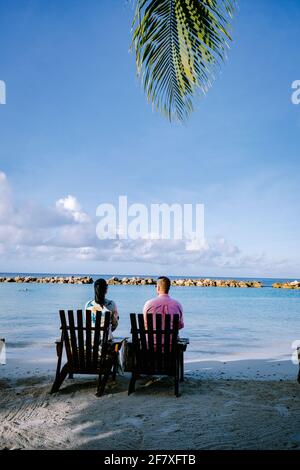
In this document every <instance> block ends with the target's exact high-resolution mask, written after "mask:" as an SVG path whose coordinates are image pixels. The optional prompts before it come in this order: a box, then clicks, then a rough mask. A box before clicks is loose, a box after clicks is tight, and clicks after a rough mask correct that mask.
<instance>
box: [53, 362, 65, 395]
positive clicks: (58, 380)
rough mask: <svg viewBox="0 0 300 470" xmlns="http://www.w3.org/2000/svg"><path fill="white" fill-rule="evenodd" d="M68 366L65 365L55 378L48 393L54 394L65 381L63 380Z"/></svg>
mask: <svg viewBox="0 0 300 470" xmlns="http://www.w3.org/2000/svg"><path fill="white" fill-rule="evenodd" d="M68 369H69V368H68V364H65V365H64V367H63V368H62V370H61V372H60V373H59V374H58V375H57V376H56V377H55V381H54V384H53V385H52V388H51V391H50V393H51V394H52V393H56V392H58V390H59V389H60V387H61V384H62V383H63V381H64V380H65V378H66V377H67V375H68Z"/></svg>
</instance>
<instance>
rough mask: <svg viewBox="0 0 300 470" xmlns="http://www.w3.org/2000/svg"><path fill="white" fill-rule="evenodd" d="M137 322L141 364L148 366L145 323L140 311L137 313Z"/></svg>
mask: <svg viewBox="0 0 300 470" xmlns="http://www.w3.org/2000/svg"><path fill="white" fill-rule="evenodd" d="M138 323H139V332H140V341H141V360H142V362H143V364H147V366H148V367H149V364H148V362H149V361H148V350H147V339H146V331H145V323H144V316H143V314H142V313H139V314H138Z"/></svg>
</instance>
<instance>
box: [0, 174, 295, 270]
mask: <svg viewBox="0 0 300 470" xmlns="http://www.w3.org/2000/svg"><path fill="white" fill-rule="evenodd" d="M96 222H97V221H96V220H94V221H93V220H92V219H91V217H90V216H89V215H88V214H87V213H86V212H84V211H83V209H82V207H81V205H80V203H79V202H78V201H77V199H76V197H75V196H73V195H68V196H66V197H61V198H59V199H58V200H57V201H56V203H55V204H54V206H53V207H43V206H41V205H39V204H37V203H33V202H24V203H23V205H21V206H19V205H18V206H16V205H15V203H14V200H13V195H12V191H11V188H10V186H9V184H8V181H7V177H6V175H5V174H4V173H3V172H0V259H16V260H18V259H31V260H42V261H47V260H50V261H56V260H60V261H61V260H78V262H85V261H102V262H104V261H108V262H124V263H128V262H136V263H141V262H142V263H149V264H158V265H161V266H163V265H165V266H166V265H168V266H175V265H177V266H182V267H185V266H189V265H193V266H197V267H198V268H199V270H200V269H201V267H202V266H206V267H223V268H226V269H231V268H251V269H257V268H258V267H260V268H261V269H271V268H272V267H273V266H281V265H283V264H285V265H286V263H287V262H286V260H281V261H272V260H269V259H268V257H267V256H266V255H265V254H259V255H257V254H256V255H254V256H253V255H245V254H243V253H242V252H241V250H240V249H239V248H238V247H237V246H236V245H234V244H232V243H230V242H228V241H227V240H225V239H224V238H216V239H214V240H209V241H206V242H205V243H201V244H199V243H198V242H196V241H186V240H151V239H140V240H121V239H117V240H99V239H98V238H97V237H96Z"/></svg>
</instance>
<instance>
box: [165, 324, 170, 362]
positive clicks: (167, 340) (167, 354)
mask: <svg viewBox="0 0 300 470" xmlns="http://www.w3.org/2000/svg"><path fill="white" fill-rule="evenodd" d="M164 330H165V336H164V367H165V368H166V369H168V368H169V367H170V352H171V344H170V338H171V336H170V332H171V317H170V315H166V316H165V317H164Z"/></svg>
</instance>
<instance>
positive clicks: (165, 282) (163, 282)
mask: <svg viewBox="0 0 300 470" xmlns="http://www.w3.org/2000/svg"><path fill="white" fill-rule="evenodd" d="M157 284H159V285H160V287H161V289H162V290H163V291H164V292H165V293H166V294H168V293H169V290H170V287H171V281H170V279H169V278H168V277H166V276H160V277H159V278H158V280H157Z"/></svg>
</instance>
